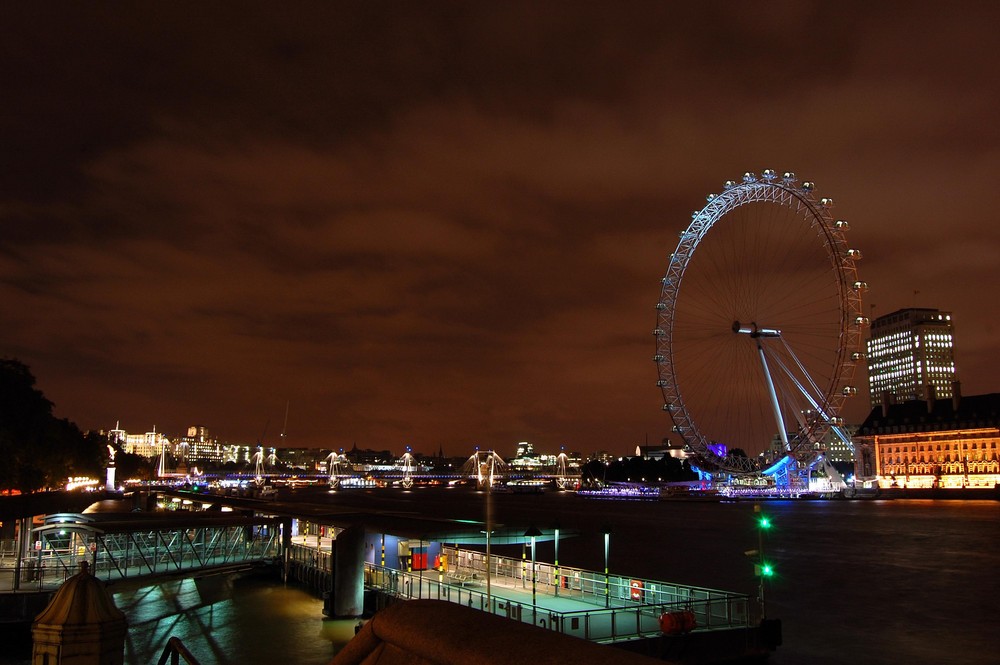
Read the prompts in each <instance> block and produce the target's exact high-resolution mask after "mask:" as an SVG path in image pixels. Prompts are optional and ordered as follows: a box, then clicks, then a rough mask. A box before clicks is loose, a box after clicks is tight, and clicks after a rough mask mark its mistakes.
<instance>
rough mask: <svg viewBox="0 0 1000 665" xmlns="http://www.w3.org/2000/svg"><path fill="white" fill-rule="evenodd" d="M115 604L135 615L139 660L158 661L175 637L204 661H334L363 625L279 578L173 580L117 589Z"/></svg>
mask: <svg viewBox="0 0 1000 665" xmlns="http://www.w3.org/2000/svg"><path fill="white" fill-rule="evenodd" d="M115 604H117V605H118V607H119V608H120V609H121V610H122V611H123V612H125V614H126V615H127V617H128V622H129V629H128V638H127V639H126V644H125V662H126V663H127V664H133V665H139V664H146V663H151V662H156V661H157V660H158V659H159V657H160V655H161V654H162V652H163V648H164V646H165V645H166V643H167V640H168V639H169V638H170V637H177V638H179V639H180V640H181V641H182V642H183V643H184V646H185V647H187V648H188V650H190V651H191V653H192V654H193V655H194V656H195V657H196V658H197V659H198V660H199V661H200V662H202V663H219V664H220V665H225V664H228V663H233V664H236V663H239V664H240V665H245V664H246V663H262V662H281V661H287V660H290V659H294V661H295V662H296V663H305V664H310V663H316V664H319V663H327V662H329V661H330V659H331V658H332V657H333V655H334V654H335V653H336V651H337V650H339V649H340V648H341V647H342V646H343V645H344V644H346V643H347V641H348V640H349V639H350V638H351V637H353V636H354V625H355V623H356V622H355V621H351V620H337V621H334V620H329V619H326V618H325V617H324V616H323V614H322V606H323V603H322V601H320V600H318V599H316V598H313V597H312V596H310V595H309V594H308V593H306V592H305V591H302V590H301V589H297V588H293V587H285V586H282V585H280V584H276V583H275V582H274V580H273V579H271V578H255V577H242V578H236V579H234V578H232V577H228V576H218V577H213V578H203V579H201V580H197V581H195V580H181V581H173V582H166V583H163V584H158V585H155V586H149V587H143V588H141V589H137V590H135V591H127V592H120V593H116V594H115Z"/></svg>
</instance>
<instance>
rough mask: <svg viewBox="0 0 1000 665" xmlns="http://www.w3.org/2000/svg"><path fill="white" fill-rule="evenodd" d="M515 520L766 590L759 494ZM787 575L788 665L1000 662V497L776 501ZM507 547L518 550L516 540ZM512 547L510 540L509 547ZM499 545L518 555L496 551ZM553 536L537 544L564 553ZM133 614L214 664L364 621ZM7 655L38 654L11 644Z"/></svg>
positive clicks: (778, 588) (148, 610)
mask: <svg viewBox="0 0 1000 665" xmlns="http://www.w3.org/2000/svg"><path fill="white" fill-rule="evenodd" d="M327 499H328V500H331V501H333V502H336V503H339V504H349V505H355V506H358V507H363V508H365V509H368V510H384V511H391V512H398V513H403V514H426V515H430V516H438V517H455V518H464V519H482V518H483V517H484V513H485V503H484V501H485V497H484V495H482V494H478V493H473V492H462V491H454V492H453V491H448V490H431V489H424V490H413V491H412V492H403V491H394V490H373V491H342V492H339V493H337V494H335V495H328V496H327ZM492 500H493V502H494V506H493V514H494V517H495V520H496V521H497V522H501V523H504V524H506V525H508V526H517V527H519V526H525V527H527V526H530V525H532V524H534V525H536V526H538V527H542V528H546V527H552V526H555V525H556V523H558V524H559V526H560V527H561V528H562V529H564V530H570V529H573V530H577V531H578V532H579V533H578V535H576V536H574V537H572V538H566V539H563V540H562V541H561V545H560V556H559V558H560V563H562V564H563V565H570V566H580V567H586V568H593V569H600V568H602V567H603V565H604V560H603V557H604V554H603V552H604V549H603V536H602V535H601V529H602V527H604V526H605V525H607V526H610V527H611V530H612V535H611V545H610V564H611V569H612V570H613V571H614V572H617V573H621V574H626V575H636V576H637V577H646V578H654V579H661V580H668V581H676V582H680V583H685V584H692V585H697V586H704V587H711V588H717V589H726V590H731V591H741V592H744V593H748V594H754V593H755V590H756V579H755V578H754V577H753V570H752V568H753V567H752V564H751V562H750V560H749V559H748V558H747V557H746V556H745V555H744V550H748V549H752V548H756V547H757V531H756V527H755V523H754V519H753V506H752V505H751V504H749V503H701V502H659V503H657V502H650V503H646V502H641V503H640V502H636V503H632V502H610V501H599V500H588V499H583V498H580V497H577V496H575V495H573V494H563V493H552V494H544V495H532V496H525V495H494V496H493V499H492ZM763 507H764V509H765V510H766V511H767V512H768V513H769V514H770V515H771V517H772V518H773V522H774V527H773V529H772V530H771V531H770V532H769V534H768V537H767V539H766V542H765V551H766V552H767V554H768V555H769V558H770V559H772V560H773V562H774V564H775V568H776V576H775V577H774V578H773V582H771V583H769V585H768V587H767V591H766V598H767V610H768V616H769V617H771V618H778V619H781V621H782V625H783V632H784V644H783V645H782V646H781V647H780V648H779V649H778V650H777V652H775V654H774V655H773V656H772V657H771V662H772V663H775V664H777V665H798V664H809V665H813V664H815V665H826V664H834V663H863V664H872V665H881V664H889V663H892V664H895V663H913V664H919V663H949V664H956V665H957V664H969V665H971V664H980V663H998V662H1000V657H998V648H997V644H998V642H997V630H996V627H995V624H996V622H997V620H998V612H997V609H998V607H1000V595H998V588H1000V585H998V583H997V572H998V570H1000V502H995V501H912V500H907V501H902V500H897V501H831V502H822V501H801V502H767V503H765V504H763ZM515 549H516V551H511V552H509V553H510V554H516V555H517V556H519V555H520V550H519V548H515ZM498 550H500V548H498ZM498 553H508V552H504V551H498ZM552 554H553V552H552V544H551V543H542V544H540V545H539V546H538V558H539V560H543V561H551V560H552ZM115 601H116V603H117V604H118V606H119V607H120V608H121V609H122V610H123V611H125V612H126V614H127V616H128V619H129V639H128V642H127V644H126V663H129V664H134V665H138V664H139V663H151V662H156V661H157V659H158V657H159V655H160V653H161V652H162V649H163V645H164V644H165V643H166V640H167V638H168V637H170V636H171V635H175V636H177V637H179V638H181V640H182V641H183V642H184V643H185V645H186V646H187V647H188V648H189V649H191V651H192V652H194V654H195V656H196V657H197V658H198V659H199V660H200V661H201V662H202V663H203V664H206V665H207V664H208V663H225V664H227V663H233V664H236V663H240V664H241V665H245V664H247V663H270V662H289V663H290V662H295V663H302V664H306V665H309V664H316V665H319V664H321V663H327V662H329V660H330V659H331V657H332V656H333V654H334V653H335V651H336V649H338V648H339V646H340V645H342V644H343V643H344V642H346V641H347V640H348V639H349V638H350V637H351V636H352V635H353V624H354V622H351V621H339V622H337V621H329V620H324V617H323V616H322V613H321V607H322V603H321V601H320V600H318V599H315V598H313V597H311V596H310V595H308V594H307V593H305V592H303V591H301V590H298V589H295V588H286V587H283V586H281V585H280V584H275V583H274V582H273V581H272V580H271V579H259V578H243V579H234V578H232V577H226V578H223V577H220V578H212V579H208V580H201V581H198V582H195V581H191V580H186V581H180V582H170V583H164V584H160V585H157V586H151V587H145V588H141V589H134V590H128V591H126V590H123V589H120V590H118V591H117V592H116V594H115ZM0 662H2V663H19V662H26V661H25V660H24V659H19V658H11V657H10V655H8V654H4V655H0Z"/></svg>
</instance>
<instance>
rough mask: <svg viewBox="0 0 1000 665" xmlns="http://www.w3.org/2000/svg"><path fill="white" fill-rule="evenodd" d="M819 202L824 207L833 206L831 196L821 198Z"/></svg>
mask: <svg viewBox="0 0 1000 665" xmlns="http://www.w3.org/2000/svg"><path fill="white" fill-rule="evenodd" d="M819 204H820V205H821V206H823V207H824V208H832V207H833V199H831V198H822V199H820V200H819Z"/></svg>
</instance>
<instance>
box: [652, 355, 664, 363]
mask: <svg viewBox="0 0 1000 665" xmlns="http://www.w3.org/2000/svg"><path fill="white" fill-rule="evenodd" d="M663 360H664V358H663V356H662V355H660V354H659V353H657V354H656V355H655V356H653V362H654V363H662V362H663Z"/></svg>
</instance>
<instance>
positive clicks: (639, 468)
mask: <svg viewBox="0 0 1000 665" xmlns="http://www.w3.org/2000/svg"><path fill="white" fill-rule="evenodd" d="M581 475H582V481H583V483H584V484H588V485H593V484H600V483H602V482H628V483H668V482H682V481H689V480H697V479H698V474H697V473H695V471H694V470H693V469H692V468H691V466H690V465H689V464H688V463H687V461H685V460H679V459H675V458H673V457H664V458H662V459H647V458H644V457H625V458H622V459H618V460H615V461H613V462H610V463H609V464H604V463H603V462H601V461H599V460H590V461H589V462H587V463H586V464H584V465H583V468H582V470H581Z"/></svg>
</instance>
